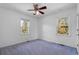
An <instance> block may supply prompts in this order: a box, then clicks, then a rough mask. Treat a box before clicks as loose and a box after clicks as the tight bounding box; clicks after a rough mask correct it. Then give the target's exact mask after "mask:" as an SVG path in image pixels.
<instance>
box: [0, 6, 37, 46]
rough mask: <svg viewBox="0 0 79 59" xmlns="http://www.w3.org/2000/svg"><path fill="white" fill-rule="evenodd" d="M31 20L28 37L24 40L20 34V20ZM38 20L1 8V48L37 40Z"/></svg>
mask: <svg viewBox="0 0 79 59" xmlns="http://www.w3.org/2000/svg"><path fill="white" fill-rule="evenodd" d="M22 18H25V19H28V20H30V29H31V30H30V32H29V35H28V37H26V38H24V39H22V38H21V33H20V20H21V19H22ZM37 37H38V34H37V20H36V19H35V18H33V17H31V16H28V15H24V14H22V13H20V12H18V11H15V10H13V9H9V8H6V7H2V6H0V47H4V46H9V45H13V44H16V43H21V42H25V41H27V40H32V39H37Z"/></svg>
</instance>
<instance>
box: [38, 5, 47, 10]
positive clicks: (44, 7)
mask: <svg viewBox="0 0 79 59" xmlns="http://www.w3.org/2000/svg"><path fill="white" fill-rule="evenodd" d="M42 9H47V7H46V6H43V7H41V8H39V10H42Z"/></svg>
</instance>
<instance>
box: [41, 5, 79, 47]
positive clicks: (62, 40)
mask: <svg viewBox="0 0 79 59" xmlns="http://www.w3.org/2000/svg"><path fill="white" fill-rule="evenodd" d="M62 17H67V18H68V19H67V20H68V23H69V35H64V36H62V35H57V34H56V33H57V32H56V30H57V22H58V19H60V18H62ZM40 22H42V23H40V26H41V27H42V33H41V35H42V36H40V38H41V39H44V40H47V41H50V42H55V43H59V44H64V45H67V46H71V47H76V46H77V36H76V25H77V21H76V6H73V7H71V8H67V9H63V10H59V12H56V13H55V12H54V13H51V14H50V15H47V16H46V17H44V18H43V19H42V20H41V21H40Z"/></svg>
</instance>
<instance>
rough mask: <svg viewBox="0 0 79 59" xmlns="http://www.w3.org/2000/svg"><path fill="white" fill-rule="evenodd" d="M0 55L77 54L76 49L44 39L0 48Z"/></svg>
mask: <svg viewBox="0 0 79 59" xmlns="http://www.w3.org/2000/svg"><path fill="white" fill-rule="evenodd" d="M0 54H1V55H77V54H78V53H77V49H76V48H73V47H69V46H64V45H60V44H56V43H50V42H48V41H44V40H40V39H38V40H33V41H29V42H24V43H21V44H16V45H13V46H9V47H4V48H0Z"/></svg>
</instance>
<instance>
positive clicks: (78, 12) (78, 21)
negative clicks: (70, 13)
mask: <svg viewBox="0 0 79 59" xmlns="http://www.w3.org/2000/svg"><path fill="white" fill-rule="evenodd" d="M77 16H78V18H77V29H79V3H78V4H77ZM78 33H79V32H78ZM77 39H78V41H77V43H78V45H77V50H78V54H79V36H78V37H77Z"/></svg>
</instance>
